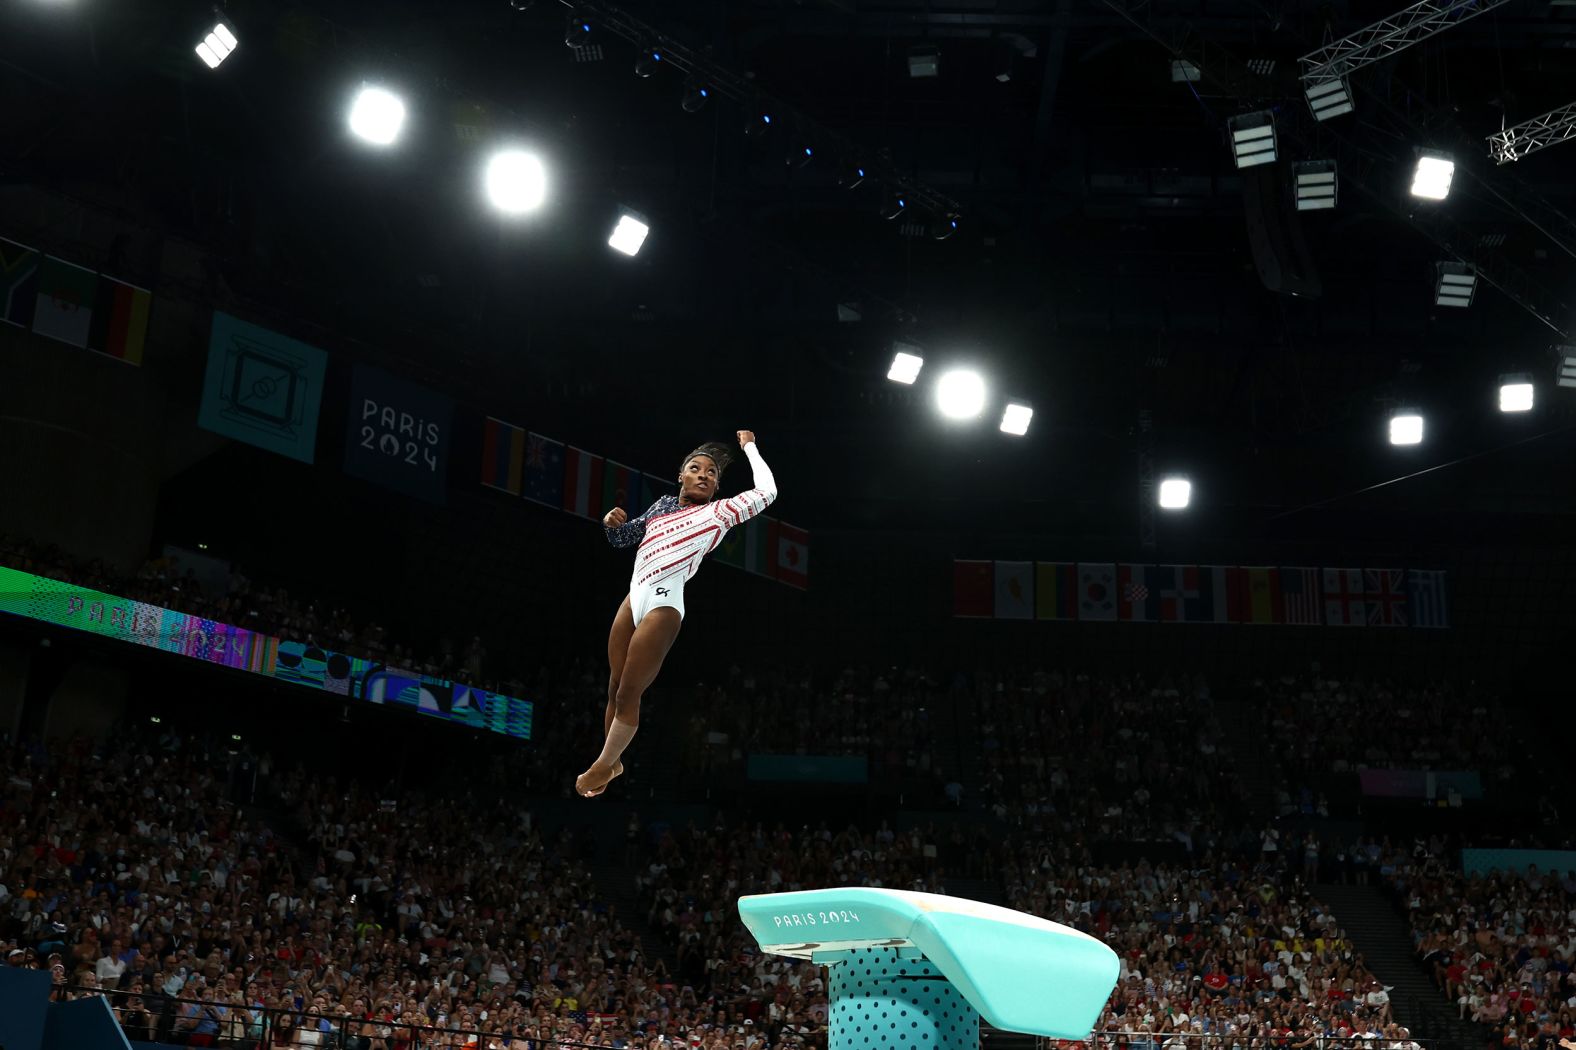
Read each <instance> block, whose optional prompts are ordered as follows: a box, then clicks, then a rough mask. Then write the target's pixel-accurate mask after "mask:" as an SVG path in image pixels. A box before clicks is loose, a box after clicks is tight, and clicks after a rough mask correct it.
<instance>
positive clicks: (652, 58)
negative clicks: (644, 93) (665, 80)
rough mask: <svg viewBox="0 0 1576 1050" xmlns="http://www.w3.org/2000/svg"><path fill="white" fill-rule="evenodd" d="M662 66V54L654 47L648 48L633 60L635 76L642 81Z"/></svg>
mask: <svg viewBox="0 0 1576 1050" xmlns="http://www.w3.org/2000/svg"><path fill="white" fill-rule="evenodd" d="M661 66H662V52H661V51H658V50H657V49H656V48H654V47H648V48H646V49H645V50H644V51H642V52H641V53H640V57H639V58H637V59H635V76H637V77H640V78H642V79H644V78H646V77H649V76H650V75H651V74H653V73H655V72H656V71H657V70H658V69H659V68H661Z"/></svg>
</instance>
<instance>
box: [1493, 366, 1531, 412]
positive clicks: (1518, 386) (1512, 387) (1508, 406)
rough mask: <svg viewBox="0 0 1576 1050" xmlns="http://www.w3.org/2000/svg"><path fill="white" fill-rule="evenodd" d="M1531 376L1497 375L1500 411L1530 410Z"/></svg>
mask: <svg viewBox="0 0 1576 1050" xmlns="http://www.w3.org/2000/svg"><path fill="white" fill-rule="evenodd" d="M1532 398H1533V389H1532V377H1531V376H1529V375H1523V374H1517V375H1508V376H1500V377H1499V410H1500V411H1501V412H1531V411H1532Z"/></svg>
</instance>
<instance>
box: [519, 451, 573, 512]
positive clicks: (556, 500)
mask: <svg viewBox="0 0 1576 1050" xmlns="http://www.w3.org/2000/svg"><path fill="white" fill-rule="evenodd" d="M522 485H523V487H522V490H521V492H520V495H522V496H524V497H525V498H526V499H528V500H531V501H532V502H533V503H541V504H544V505H546V506H549V507H552V508H553V509H554V510H559V509H560V508H562V507H563V505H564V443H563V442H562V441H554V440H553V439H552V438H545V437H543V436H542V435H540V434H530V435H528V436H527V437H526V440H525V470H524V471H523V472H522Z"/></svg>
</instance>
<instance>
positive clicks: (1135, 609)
mask: <svg viewBox="0 0 1576 1050" xmlns="http://www.w3.org/2000/svg"><path fill="white" fill-rule="evenodd" d="M1153 569H1154V566H1152V565H1125V564H1124V565H1118V566H1117V567H1116V584H1117V599H1116V616H1117V619H1120V620H1135V621H1145V620H1154V619H1155V618H1156V617H1158V616H1159V615H1160V591H1159V588H1158V587H1151V586H1150V584H1151V583H1152V582H1157V581H1153V580H1151V578H1150V573H1151V571H1152V570H1153Z"/></svg>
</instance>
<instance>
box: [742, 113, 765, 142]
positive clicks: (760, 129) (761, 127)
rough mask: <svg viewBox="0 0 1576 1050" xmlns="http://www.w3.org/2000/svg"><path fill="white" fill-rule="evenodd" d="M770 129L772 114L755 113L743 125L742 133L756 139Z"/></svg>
mask: <svg viewBox="0 0 1576 1050" xmlns="http://www.w3.org/2000/svg"><path fill="white" fill-rule="evenodd" d="M771 129H772V115H771V114H770V113H757V114H755V116H753V117H751V118H750V120H749V122H748V123H747V124H745V125H744V133H745V135H747V136H749V137H750V138H752V139H758V138H760V137H761V136H762V135H764V134H766V133H767V132H768V131H770V130H771Z"/></svg>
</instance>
